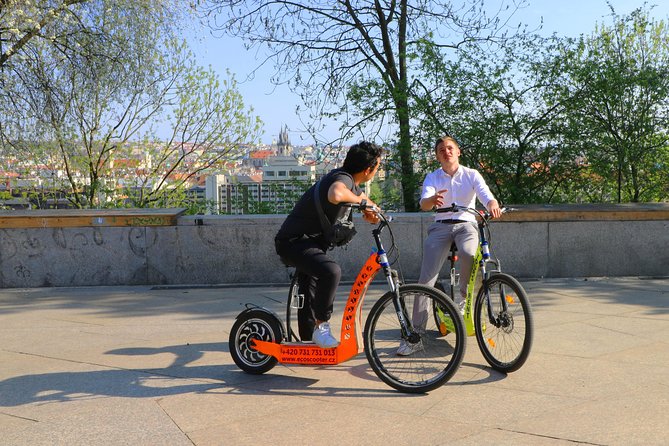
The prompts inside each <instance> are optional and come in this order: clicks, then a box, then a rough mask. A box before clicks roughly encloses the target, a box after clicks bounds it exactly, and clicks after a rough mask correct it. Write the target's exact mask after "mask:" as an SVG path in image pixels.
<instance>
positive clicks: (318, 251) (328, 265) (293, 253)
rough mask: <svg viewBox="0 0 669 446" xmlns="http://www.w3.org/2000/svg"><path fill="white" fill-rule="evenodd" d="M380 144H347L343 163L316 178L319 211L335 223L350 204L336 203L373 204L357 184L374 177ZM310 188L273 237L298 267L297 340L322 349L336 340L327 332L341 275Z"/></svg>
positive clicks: (369, 216) (371, 216)
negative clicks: (300, 298)
mask: <svg viewBox="0 0 669 446" xmlns="http://www.w3.org/2000/svg"><path fill="white" fill-rule="evenodd" d="M382 154H383V149H382V148H381V147H379V146H377V145H376V144H372V143H369V142H361V143H358V144H355V145H353V146H351V148H350V149H349V151H348V153H347V154H346V159H345V160H344V165H343V166H342V167H341V168H339V169H334V170H332V171H330V172H329V173H328V174H327V175H325V176H324V177H323V178H322V179H321V180H320V187H319V197H320V202H321V206H322V207H323V211H324V212H325V215H326V216H327V219H328V220H329V221H330V222H334V221H335V220H336V219H337V218H340V217H342V216H343V214H345V213H346V212H351V209H350V208H345V207H341V206H339V203H361V202H362V201H363V200H366V201H367V204H368V205H371V206H375V204H374V203H373V202H372V201H371V200H370V199H369V198H368V197H367V196H366V195H365V193H364V192H363V191H362V189H361V188H360V184H361V183H366V182H367V181H369V180H371V179H372V178H374V175H375V174H376V171H377V170H378V168H379V165H380V163H381V155H382ZM314 188H315V186H312V187H311V188H309V190H307V191H306V192H305V193H304V195H302V197H301V198H300V200H299V201H298V202H297V203H296V204H295V207H294V208H293V210H292V211H291V213H290V214H289V215H288V217H286V220H285V221H284V222H283V224H282V225H281V229H279V232H278V233H277V235H276V237H275V244H276V252H277V254H278V255H279V256H280V257H281V260H282V261H283V262H284V263H286V264H287V265H291V266H294V267H295V268H296V270H297V274H298V280H299V283H300V290H299V292H300V294H303V295H304V305H303V307H302V308H301V309H299V310H298V325H299V332H300V338H301V339H302V341H310V340H313V342H314V343H316V344H317V345H318V346H320V347H323V348H334V347H336V346H337V345H338V344H339V341H337V339H335V338H334V337H333V336H332V333H331V332H330V324H329V322H328V321H329V320H330V316H331V315H332V308H333V303H334V298H335V293H336V291H337V286H338V285H339V280H340V278H341V267H340V266H339V265H338V264H337V262H335V261H334V259H332V258H331V257H330V256H329V255H328V254H327V250H328V248H329V244H328V242H327V241H326V240H325V238H324V237H323V229H322V226H321V222H320V219H319V217H318V212H317V211H316V206H315V202H314ZM363 218H364V219H365V220H366V221H368V222H369V223H372V224H376V223H378V221H379V219H378V216H377V215H376V214H375V213H373V212H371V211H369V210H368V211H364V210H363Z"/></svg>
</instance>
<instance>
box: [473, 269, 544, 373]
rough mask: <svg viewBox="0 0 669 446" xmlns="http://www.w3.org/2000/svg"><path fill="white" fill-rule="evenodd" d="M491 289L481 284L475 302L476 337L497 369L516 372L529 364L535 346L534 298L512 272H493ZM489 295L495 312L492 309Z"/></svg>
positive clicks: (489, 284)
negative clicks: (511, 274) (532, 305)
mask: <svg viewBox="0 0 669 446" xmlns="http://www.w3.org/2000/svg"><path fill="white" fill-rule="evenodd" d="M487 289H488V294H487V295H486V289H485V287H481V289H480V290H479V292H478V295H477V296H476V302H475V304H474V324H475V326H476V341H477V342H478V344H479V348H480V349H481V353H482V354H483V357H484V358H485V360H486V361H487V362H488V364H490V366H491V367H492V368H493V369H495V370H497V371H500V372H503V373H510V372H514V371H516V370H518V369H519V368H521V367H522V366H523V364H525V361H527V358H528V356H529V354H530V350H531V349H532V341H533V337H534V322H533V318H532V309H531V307H530V300H529V299H528V297H527V294H526V293H525V290H524V289H523V287H522V285H521V284H520V283H519V282H518V281H517V280H516V279H514V278H513V277H511V276H509V275H508V274H504V273H494V274H492V275H491V276H490V278H489V279H488V287H487ZM488 299H490V308H491V309H492V314H489V311H488V305H487V301H488ZM504 303H506V304H505V305H504ZM505 307H506V308H505Z"/></svg>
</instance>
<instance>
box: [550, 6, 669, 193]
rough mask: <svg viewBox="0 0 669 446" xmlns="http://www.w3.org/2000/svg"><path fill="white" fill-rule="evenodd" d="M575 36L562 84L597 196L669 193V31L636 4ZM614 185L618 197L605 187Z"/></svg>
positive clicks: (572, 128) (564, 60)
mask: <svg viewBox="0 0 669 446" xmlns="http://www.w3.org/2000/svg"><path fill="white" fill-rule="evenodd" d="M611 16H612V18H613V24H612V25H611V26H600V27H598V28H597V29H596V30H595V32H594V33H593V34H592V35H590V36H582V37H581V38H580V39H577V40H575V41H569V42H568V44H567V45H565V46H564V49H563V54H561V57H560V62H561V63H560V66H561V71H562V73H563V76H564V78H563V79H564V80H563V82H562V88H561V89H560V90H559V91H558V93H559V95H560V96H559V97H560V100H561V101H567V100H568V102H569V104H570V105H569V110H568V113H567V114H568V116H569V119H568V121H567V125H568V128H569V130H570V132H571V138H572V143H573V144H574V145H578V146H580V147H581V149H582V152H583V155H584V156H585V159H586V161H587V164H588V166H589V169H590V174H589V176H588V178H587V179H588V180H590V181H595V182H596V183H597V185H598V186H597V189H599V191H600V192H599V198H600V199H602V200H611V199H614V200H615V201H617V202H618V203H620V202H623V201H633V202H637V201H653V200H658V199H666V198H667V195H666V193H663V192H662V190H663V189H664V190H665V191H666V185H667V178H669V169H668V166H669V165H668V164H667V147H668V146H669V134H668V133H667V128H668V127H669V103H668V100H669V33H668V32H667V27H666V26H667V25H666V23H665V22H664V21H655V20H652V19H651V18H650V17H649V12H648V11H646V10H644V9H637V10H635V11H633V12H632V13H631V14H630V15H629V16H626V17H620V16H618V15H616V14H615V11H614V10H613V8H611ZM609 189H611V190H612V196H608V195H607V193H606V191H607V190H609Z"/></svg>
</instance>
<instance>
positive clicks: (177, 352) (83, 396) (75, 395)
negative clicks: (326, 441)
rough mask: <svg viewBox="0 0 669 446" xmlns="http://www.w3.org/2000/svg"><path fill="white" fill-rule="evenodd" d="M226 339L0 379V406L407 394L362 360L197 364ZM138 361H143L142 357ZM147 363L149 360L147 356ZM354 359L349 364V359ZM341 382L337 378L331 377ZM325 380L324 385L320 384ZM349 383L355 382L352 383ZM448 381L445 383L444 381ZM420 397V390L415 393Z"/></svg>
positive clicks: (129, 351) (223, 348) (134, 350)
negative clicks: (155, 363)
mask: <svg viewBox="0 0 669 446" xmlns="http://www.w3.org/2000/svg"><path fill="white" fill-rule="evenodd" d="M227 351H228V345H227V343H222V342H221V343H202V344H184V345H172V346H166V347H160V348H154V347H131V348H120V349H115V350H111V351H108V352H106V354H108V355H120V356H137V357H139V358H142V357H149V356H153V355H161V354H170V355H173V359H172V361H171V363H170V364H169V365H168V366H167V367H160V368H152V367H142V366H141V364H139V367H137V365H138V364H136V363H135V364H133V365H134V367H122V366H118V365H109V363H106V364H99V363H91V362H88V363H87V362H78V365H79V367H80V368H92V369H95V370H87V371H67V372H50V373H40V374H31V375H23V376H15V377H10V378H7V379H5V380H3V381H0V407H16V406H22V405H28V404H48V403H56V402H68V401H81V400H90V399H95V398H101V397H122V398H157V397H165V396H171V395H180V394H188V393H193V394H204V393H225V394H229V395H235V394H244V395H267V394H270V395H327V396H335V397H351V396H355V397H363V398H374V397H384V398H388V397H407V396H411V395H407V394H403V393H400V392H398V391H396V390H394V389H392V388H390V387H387V388H385V387H379V386H369V385H367V384H366V383H367V381H376V382H378V378H377V377H376V375H374V373H373V372H372V371H371V369H370V368H369V365H368V364H366V363H362V364H360V362H359V361H358V363H357V364H355V365H349V364H348V363H344V364H339V365H337V366H327V367H325V366H320V367H313V366H297V367H309V368H315V369H317V370H318V373H319V374H320V373H321V372H322V374H323V378H318V379H316V378H311V377H305V376H295V375H296V373H295V371H294V370H293V371H291V369H292V367H284V366H281V365H278V366H277V367H276V368H275V369H274V370H272V371H270V372H268V373H266V374H264V375H249V374H247V373H245V372H243V371H241V370H239V368H237V366H236V365H234V364H233V363H232V361H231V359H230V357H229V355H226V358H224V359H223V360H222V361H221V364H220V365H219V364H216V365H197V364H196V362H197V361H198V360H200V359H202V358H203V357H204V355H205V354H206V353H225V352H227ZM138 362H140V363H141V362H142V361H141V360H140V361H138ZM146 363H149V361H146ZM351 364H354V363H351ZM328 370H330V371H332V372H338V373H341V372H342V371H343V372H345V373H348V374H350V375H351V376H353V377H354V379H353V380H349V379H346V380H345V382H346V383H347V385H345V386H335V385H328V384H327V383H328V382H332V381H328V378H327V377H328ZM336 381H337V382H338V383H341V382H342V380H341V378H338V379H337V380H336ZM324 383H325V385H323V384H324ZM351 383H355V385H353V386H351V385H350V384H351ZM446 385H448V383H446ZM414 396H420V395H414Z"/></svg>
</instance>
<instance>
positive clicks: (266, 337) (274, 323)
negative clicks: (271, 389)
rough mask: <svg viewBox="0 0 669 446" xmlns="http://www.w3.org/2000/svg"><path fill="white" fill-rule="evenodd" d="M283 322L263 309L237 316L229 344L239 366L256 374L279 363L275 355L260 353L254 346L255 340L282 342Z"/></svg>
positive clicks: (234, 359)
mask: <svg viewBox="0 0 669 446" xmlns="http://www.w3.org/2000/svg"><path fill="white" fill-rule="evenodd" d="M282 338H283V334H282V330H281V322H279V321H278V320H277V319H276V317H275V316H273V315H272V314H270V313H268V312H266V311H262V310H248V311H244V312H242V313H241V314H240V315H239V316H237V320H235V323H234V324H233V325H232V330H230V338H229V340H228V345H229V348H230V355H231V356H232V360H233V361H234V362H235V364H237V367H239V368H240V369H242V370H243V371H245V372H246V373H251V374H254V375H260V374H262V373H265V372H267V371H269V370H271V369H272V368H273V367H274V366H275V365H276V363H277V359H276V358H275V357H274V356H271V355H266V354H264V353H260V352H259V351H257V350H256V349H255V348H253V343H252V341H253V340H256V339H257V340H260V341H267V342H276V343H277V344H278V343H280V342H281V340H282Z"/></svg>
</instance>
